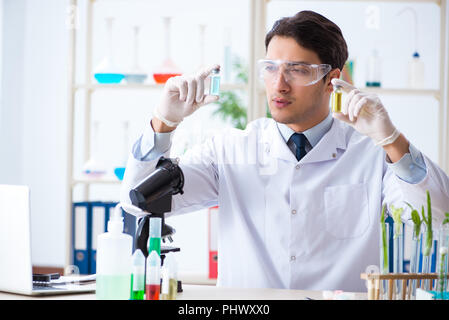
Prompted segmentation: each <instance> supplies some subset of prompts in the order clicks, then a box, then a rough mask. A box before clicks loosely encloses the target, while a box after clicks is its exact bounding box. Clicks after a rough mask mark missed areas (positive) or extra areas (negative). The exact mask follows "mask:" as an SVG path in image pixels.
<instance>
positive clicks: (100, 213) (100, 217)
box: [89, 202, 109, 274]
mask: <svg viewBox="0 0 449 320" xmlns="http://www.w3.org/2000/svg"><path fill="white" fill-rule="evenodd" d="M90 209H91V215H92V227H91V238H92V240H91V249H90V260H89V273H91V274H93V273H96V272H97V239H98V236H99V235H100V234H102V233H104V232H106V231H107V223H108V219H109V215H106V212H107V211H108V206H107V205H106V204H105V203H103V202H91V203H90Z"/></svg>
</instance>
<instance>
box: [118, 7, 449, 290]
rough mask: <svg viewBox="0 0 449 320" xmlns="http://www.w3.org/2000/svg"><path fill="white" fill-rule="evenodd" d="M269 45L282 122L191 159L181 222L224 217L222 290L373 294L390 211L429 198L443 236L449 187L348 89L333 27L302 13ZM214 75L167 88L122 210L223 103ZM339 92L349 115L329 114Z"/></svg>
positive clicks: (136, 151) (273, 96)
mask: <svg viewBox="0 0 449 320" xmlns="http://www.w3.org/2000/svg"><path fill="white" fill-rule="evenodd" d="M265 44H266V58H265V59H264V60H261V61H259V62H258V66H259V70H260V72H261V76H262V77H263V79H264V82H265V87H266V93H267V99H268V104H269V108H270V112H271V115H272V117H273V119H267V118H262V119H257V120H255V121H253V122H251V123H249V124H248V126H247V128H246V129H245V130H236V129H232V130H230V131H229V132H227V133H225V134H220V135H216V136H214V137H213V138H211V139H210V140H208V141H207V142H205V143H204V144H202V145H200V146H197V147H195V148H193V149H191V150H188V151H187V152H186V154H185V155H184V156H182V157H181V158H180V163H179V164H180V167H181V169H182V170H183V172H184V176H185V185H184V194H182V195H180V194H178V195H175V196H174V197H173V203H172V212H171V213H170V215H174V214H180V213H186V212H191V211H195V210H199V209H201V208H207V207H211V206H215V205H219V207H220V211H219V232H218V236H219V241H218V243H219V247H218V251H219V267H218V285H220V286H232V287H272V288H292V289H315V290H333V289H342V290H346V291H365V290H366V287H365V283H364V282H363V281H362V280H360V274H361V273H363V272H365V270H366V268H367V266H369V265H379V220H380V213H381V209H382V205H383V204H387V205H391V204H393V205H395V206H396V207H405V204H404V202H405V201H407V202H409V203H411V204H412V205H414V206H415V207H417V208H420V207H421V205H423V204H425V202H426V198H425V197H426V190H429V191H430V194H431V197H432V204H433V213H434V215H433V218H434V225H435V227H437V226H439V225H440V224H441V221H442V219H443V212H444V211H448V210H449V178H448V176H447V175H446V174H445V173H444V172H443V171H442V170H441V169H440V168H439V167H438V166H437V165H436V164H435V163H433V162H432V161H431V160H430V159H429V158H427V157H426V156H425V155H424V154H422V153H421V152H420V151H419V150H417V149H416V148H415V147H414V146H413V145H412V144H411V143H410V142H409V141H408V140H407V139H406V137H405V136H404V135H403V134H401V133H400V132H399V130H398V129H397V128H395V127H394V125H393V123H392V122H391V120H390V118H389V116H388V113H387V111H386V109H385V108H384V106H383V105H382V102H381V101H380V100H379V98H378V97H377V95H375V94H368V93H364V92H362V91H360V90H358V89H356V88H354V87H352V86H351V85H349V84H347V83H345V82H343V81H341V80H339V79H338V78H339V77H340V71H341V70H342V68H343V65H344V63H345V61H346V59H347V57H348V54H347V47H346V42H345V40H344V38H343V36H342V33H341V31H340V29H339V27H338V26H336V25H335V24H334V23H333V22H331V21H329V20H328V19H326V18H325V17H323V16H321V15H319V14H317V13H314V12H311V11H302V12H299V13H297V14H296V15H295V16H293V17H287V18H283V19H280V20H278V21H277V22H276V23H275V24H274V26H273V28H272V30H271V31H270V32H269V33H268V34H267V35H266V41H265ZM216 67H217V66H214V67H213V68H216ZM213 68H211V69H208V70H206V71H203V72H201V73H199V74H197V75H193V76H180V77H175V78H171V79H170V80H169V81H168V82H167V84H166V85H165V88H164V93H163V94H162V98H161V100H160V102H159V104H157V105H156V106H155V108H154V116H153V118H152V119H151V122H149V123H148V126H147V128H146V130H145V132H144V133H143V135H142V136H141V137H140V138H139V139H138V140H137V141H136V143H135V145H134V147H133V150H132V154H131V156H130V158H129V161H128V165H127V168H126V173H125V178H124V181H123V186H122V197H121V199H122V201H125V202H130V200H129V195H128V194H129V190H130V189H131V188H133V187H134V186H136V185H137V184H138V183H139V182H140V181H141V180H142V179H144V178H145V177H147V176H148V175H149V174H150V173H151V172H152V171H153V170H154V168H155V165H156V163H157V160H158V159H159V157H160V156H162V155H164V156H166V157H168V156H169V154H168V152H169V149H170V146H171V136H172V133H173V131H174V130H175V128H176V126H177V125H178V124H179V123H180V122H181V121H182V119H183V118H184V117H186V116H188V115H190V114H192V113H193V112H194V111H195V110H196V109H197V108H198V107H200V106H203V105H205V104H208V103H211V102H214V101H216V100H217V99H218V97H215V96H209V95H205V94H204V82H205V79H206V78H207V76H208V75H209V74H210V72H211V71H212V69H213ZM333 85H340V86H342V87H343V90H344V91H346V92H347V93H348V96H347V98H346V100H345V104H344V105H343V106H342V113H332V112H330V110H329V99H330V95H331V93H332V91H333ZM408 212H409V211H408V210H407V209H406V210H405V213H404V216H403V221H406V220H407V219H408V218H409V213H408Z"/></svg>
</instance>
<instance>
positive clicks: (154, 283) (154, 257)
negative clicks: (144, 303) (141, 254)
mask: <svg viewBox="0 0 449 320" xmlns="http://www.w3.org/2000/svg"><path fill="white" fill-rule="evenodd" d="M146 278H147V279H146V282H147V283H146V294H145V300H159V292H160V291H161V258H160V257H159V254H158V253H157V252H156V251H155V250H153V251H151V253H150V254H149V255H148V258H147V277H146Z"/></svg>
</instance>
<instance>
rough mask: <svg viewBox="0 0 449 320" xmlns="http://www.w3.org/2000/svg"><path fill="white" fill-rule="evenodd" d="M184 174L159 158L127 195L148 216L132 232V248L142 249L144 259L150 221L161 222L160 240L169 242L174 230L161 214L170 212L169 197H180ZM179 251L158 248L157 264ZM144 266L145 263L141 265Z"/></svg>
mask: <svg viewBox="0 0 449 320" xmlns="http://www.w3.org/2000/svg"><path fill="white" fill-rule="evenodd" d="M183 186H184V174H183V173H182V170H181V168H180V167H179V166H178V160H177V159H169V158H164V157H160V158H159V161H158V162H157V164H156V170H155V171H153V172H152V173H151V174H150V175H149V176H148V177H146V178H145V179H144V180H143V181H141V182H140V183H139V184H138V185H137V186H136V187H135V188H133V189H132V190H131V191H130V192H129V197H130V199H131V203H132V204H133V205H134V206H136V207H138V208H140V209H141V210H142V211H144V212H146V213H148V214H147V215H145V216H143V217H141V218H140V219H139V220H138V226H137V231H136V239H135V249H140V250H142V253H143V254H144V256H145V259H146V258H147V257H148V254H149V252H148V238H149V230H150V218H153V217H158V218H161V219H162V224H161V225H162V230H161V239H162V242H163V243H165V241H166V240H169V241H170V242H173V239H172V236H173V235H174V233H175V231H176V230H175V229H174V228H172V227H171V226H169V225H167V224H165V217H164V214H165V213H166V212H170V211H171V202H172V196H173V195H175V194H178V193H180V194H183V190H182V188H183ZM177 251H180V249H179V248H176V247H171V246H164V245H162V246H161V262H162V264H163V261H164V258H165V255H166V254H167V253H168V252H177ZM145 265H146V264H145ZM178 292H182V285H181V281H179V280H178Z"/></svg>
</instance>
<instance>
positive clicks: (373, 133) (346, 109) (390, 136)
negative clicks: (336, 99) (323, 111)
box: [332, 78, 400, 146]
mask: <svg viewBox="0 0 449 320" xmlns="http://www.w3.org/2000/svg"><path fill="white" fill-rule="evenodd" d="M332 84H333V85H338V86H341V87H342V90H343V91H345V92H346V93H349V94H348V96H347V97H346V101H345V103H344V104H343V105H342V108H341V113H340V112H334V114H333V117H334V118H336V119H339V120H341V121H344V122H347V123H349V124H350V125H351V126H352V127H353V128H354V129H355V130H357V131H358V132H360V133H361V134H364V135H366V136H368V137H370V138H371V139H373V141H374V144H375V145H377V146H384V145H387V144H390V143H393V142H394V141H395V140H396V139H397V138H398V137H399V135H400V132H399V131H398V130H397V129H396V128H395V126H394V125H393V123H392V122H391V120H390V117H389V116H388V112H387V110H386V109H385V108H384V106H383V105H382V101H380V99H379V97H378V96H377V94H372V93H366V92H362V91H360V90H359V89H357V88H356V87H354V86H352V85H351V84H349V83H347V82H345V81H343V80H340V79H336V78H335V79H332Z"/></svg>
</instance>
